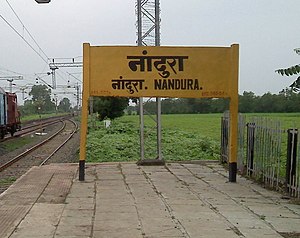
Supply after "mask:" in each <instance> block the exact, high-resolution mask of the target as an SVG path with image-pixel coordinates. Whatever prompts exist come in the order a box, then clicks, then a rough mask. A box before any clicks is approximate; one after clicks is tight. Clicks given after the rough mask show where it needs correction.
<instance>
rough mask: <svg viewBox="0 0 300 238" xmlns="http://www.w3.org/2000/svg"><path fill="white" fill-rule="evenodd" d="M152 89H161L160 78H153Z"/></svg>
mask: <svg viewBox="0 0 300 238" xmlns="http://www.w3.org/2000/svg"><path fill="white" fill-rule="evenodd" d="M154 89H155V90H157V89H158V90H160V89H161V79H155V80H154Z"/></svg>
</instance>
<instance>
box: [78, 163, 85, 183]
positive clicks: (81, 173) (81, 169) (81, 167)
mask: <svg viewBox="0 0 300 238" xmlns="http://www.w3.org/2000/svg"><path fill="white" fill-rule="evenodd" d="M84 174H85V160H79V181H84Z"/></svg>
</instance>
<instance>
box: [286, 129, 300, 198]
mask: <svg viewBox="0 0 300 238" xmlns="http://www.w3.org/2000/svg"><path fill="white" fill-rule="evenodd" d="M287 132H288V141H287V161H286V191H287V192H288V193H290V192H291V191H292V189H293V187H294V185H295V184H294V181H295V178H296V165H297V163H296V161H297V141H298V129H288V130H287Z"/></svg>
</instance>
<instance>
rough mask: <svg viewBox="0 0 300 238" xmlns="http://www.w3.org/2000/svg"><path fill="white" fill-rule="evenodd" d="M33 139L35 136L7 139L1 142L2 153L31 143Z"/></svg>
mask: <svg viewBox="0 0 300 238" xmlns="http://www.w3.org/2000/svg"><path fill="white" fill-rule="evenodd" d="M34 140H35V137H28V136H26V137H20V138H17V139H14V140H8V141H6V142H3V143H1V150H2V151H3V152H2V153H9V152H11V151H14V150H16V149H18V148H21V147H23V146H25V145H27V144H30V143H32V142H33V141H34Z"/></svg>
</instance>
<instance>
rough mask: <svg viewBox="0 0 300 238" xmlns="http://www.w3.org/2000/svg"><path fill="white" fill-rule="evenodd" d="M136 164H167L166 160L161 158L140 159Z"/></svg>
mask: <svg viewBox="0 0 300 238" xmlns="http://www.w3.org/2000/svg"><path fill="white" fill-rule="evenodd" d="M136 164H137V165H141V166H160V165H165V164H166V162H165V161H164V160H161V159H144V160H139V161H138V162H137V163H136Z"/></svg>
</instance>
